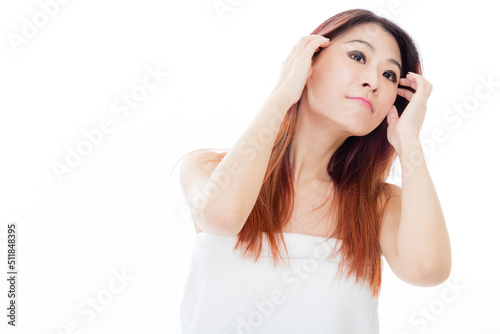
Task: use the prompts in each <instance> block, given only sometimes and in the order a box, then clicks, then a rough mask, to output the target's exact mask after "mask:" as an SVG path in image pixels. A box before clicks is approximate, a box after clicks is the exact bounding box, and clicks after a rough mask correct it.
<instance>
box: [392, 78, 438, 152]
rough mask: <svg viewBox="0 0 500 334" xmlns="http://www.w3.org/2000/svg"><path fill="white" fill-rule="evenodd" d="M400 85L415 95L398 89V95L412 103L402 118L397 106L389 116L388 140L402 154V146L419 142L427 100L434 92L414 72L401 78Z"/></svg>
mask: <svg viewBox="0 0 500 334" xmlns="http://www.w3.org/2000/svg"><path fill="white" fill-rule="evenodd" d="M400 84H401V86H408V87H411V88H413V89H414V90H415V93H413V92H412V91H410V90H408V89H404V88H398V95H400V96H402V97H404V98H405V99H407V100H408V101H410V102H409V103H408V105H407V106H406V108H405V110H404V112H403V113H402V115H401V117H399V116H398V112H397V109H396V107H395V106H392V107H391V109H390V110H389V113H388V114H387V123H388V128H387V140H388V141H389V143H390V144H391V145H392V146H394V148H395V149H396V151H397V152H398V153H399V152H401V145H402V144H404V143H405V142H410V141H415V140H416V141H418V140H419V133H420V129H421V128H422V123H423V122H424V117H425V111H426V110H427V100H428V98H429V96H430V94H431V91H432V85H431V83H430V82H429V81H427V80H426V79H425V78H424V77H422V76H421V75H419V74H416V73H413V72H408V74H407V76H406V78H401V79H400Z"/></svg>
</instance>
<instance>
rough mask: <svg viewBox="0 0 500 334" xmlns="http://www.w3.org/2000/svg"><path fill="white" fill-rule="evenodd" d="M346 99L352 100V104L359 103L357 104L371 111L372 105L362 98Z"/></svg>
mask: <svg viewBox="0 0 500 334" xmlns="http://www.w3.org/2000/svg"><path fill="white" fill-rule="evenodd" d="M348 99H350V100H353V101H354V102H357V103H359V104H361V105H363V106H365V107H367V108H368V109H370V111H373V108H372V104H371V103H370V102H369V101H367V100H365V99H363V98H360V97H348Z"/></svg>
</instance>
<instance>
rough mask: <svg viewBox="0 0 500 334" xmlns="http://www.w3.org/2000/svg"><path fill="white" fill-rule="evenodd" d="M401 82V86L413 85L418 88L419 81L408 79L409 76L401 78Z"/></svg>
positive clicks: (412, 86)
mask: <svg viewBox="0 0 500 334" xmlns="http://www.w3.org/2000/svg"><path fill="white" fill-rule="evenodd" d="M399 84H400V85H401V86H408V87H411V88H413V89H415V90H417V82H416V81H414V80H413V81H412V80H410V79H407V78H401V79H399Z"/></svg>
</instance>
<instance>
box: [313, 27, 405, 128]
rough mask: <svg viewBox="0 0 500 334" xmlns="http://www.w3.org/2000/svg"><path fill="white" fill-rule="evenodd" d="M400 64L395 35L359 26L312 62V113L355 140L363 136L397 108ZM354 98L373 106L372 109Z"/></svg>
mask: <svg viewBox="0 0 500 334" xmlns="http://www.w3.org/2000/svg"><path fill="white" fill-rule="evenodd" d="M355 40H357V41H355ZM400 65H401V54H400V51H399V47H398V44H397V42H396V40H395V39H394V37H393V36H392V35H391V34H390V33H388V32H386V31H385V30H383V28H382V27H381V26H379V25H378V24H376V23H364V24H360V25H357V26H355V27H354V28H352V29H351V30H350V31H348V32H347V33H345V34H344V35H342V36H340V37H337V38H336V39H333V40H332V41H331V42H330V44H329V45H328V46H327V47H326V48H324V49H322V50H321V51H320V53H319V54H318V55H316V57H315V58H314V59H313V61H312V65H311V66H312V68H313V72H312V74H311V76H310V77H309V79H308V81H307V83H306V91H307V100H308V103H309V108H310V110H311V111H312V112H316V113H319V114H321V115H323V116H324V117H326V118H329V119H331V120H332V121H334V122H336V123H338V124H341V125H342V126H343V127H344V128H345V130H346V131H347V132H349V133H352V135H354V136H364V135H366V134H368V133H370V132H371V131H373V130H374V129H375V128H376V127H377V126H378V125H379V124H380V123H381V122H382V121H383V120H384V118H385V117H386V116H387V113H388V112H389V110H390V108H391V106H392V105H393V104H394V102H395V100H396V97H397V88H398V82H399V79H400V78H401V68H400ZM354 98H363V99H366V100H368V101H370V103H371V107H369V106H368V105H367V104H366V103H362V102H360V101H359V100H357V99H354Z"/></svg>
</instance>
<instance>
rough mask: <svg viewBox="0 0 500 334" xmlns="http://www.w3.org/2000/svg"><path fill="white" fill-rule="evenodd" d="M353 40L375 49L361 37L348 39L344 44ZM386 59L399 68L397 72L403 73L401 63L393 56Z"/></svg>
mask: <svg viewBox="0 0 500 334" xmlns="http://www.w3.org/2000/svg"><path fill="white" fill-rule="evenodd" d="M353 42H357V43H361V44H364V45H366V46H367V47H368V48H369V49H370V50H371V51H375V47H374V46H373V45H371V44H370V43H368V42H367V41H365V40H362V39H353V40H352V41H349V42H345V43H344V44H347V43H353ZM387 61H388V62H390V63H392V64H394V65H396V66H397V67H398V68H399V73H400V74H401V73H403V68H402V66H401V64H400V63H399V62H398V61H397V60H396V59H394V58H387ZM400 76H401V75H400Z"/></svg>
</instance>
